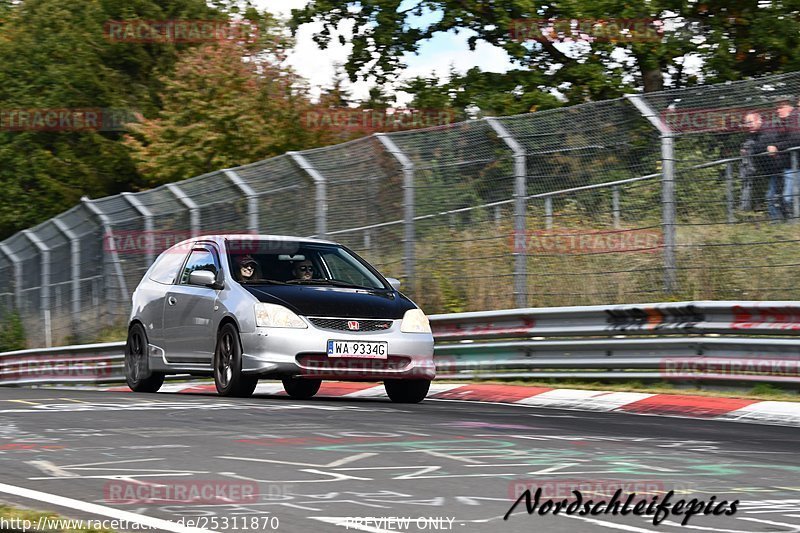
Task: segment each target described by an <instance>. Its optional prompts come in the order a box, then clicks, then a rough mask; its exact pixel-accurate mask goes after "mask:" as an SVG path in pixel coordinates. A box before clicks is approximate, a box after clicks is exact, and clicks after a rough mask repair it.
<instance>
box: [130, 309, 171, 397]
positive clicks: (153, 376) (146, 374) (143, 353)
mask: <svg viewBox="0 0 800 533" xmlns="http://www.w3.org/2000/svg"><path fill="white" fill-rule="evenodd" d="M147 346H148V344H147V333H146V332H145V330H144V326H142V325H141V324H139V323H136V324H134V325H132V326H131V328H130V329H129V330H128V342H126V343H125V381H126V382H127V383H128V387H130V389H131V390H132V391H133V392H158V389H160V388H161V385H163V384H164V374H160V373H158V372H151V371H150V363H149V361H148V359H147V353H148V348H147Z"/></svg>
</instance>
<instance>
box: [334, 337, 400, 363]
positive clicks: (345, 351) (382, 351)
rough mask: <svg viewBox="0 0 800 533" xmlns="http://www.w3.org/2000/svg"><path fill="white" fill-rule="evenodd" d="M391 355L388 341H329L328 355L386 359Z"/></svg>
mask: <svg viewBox="0 0 800 533" xmlns="http://www.w3.org/2000/svg"><path fill="white" fill-rule="evenodd" d="M388 356H389V343H388V342H385V341H383V342H364V341H328V357H359V358H362V359H386V358H387V357H388Z"/></svg>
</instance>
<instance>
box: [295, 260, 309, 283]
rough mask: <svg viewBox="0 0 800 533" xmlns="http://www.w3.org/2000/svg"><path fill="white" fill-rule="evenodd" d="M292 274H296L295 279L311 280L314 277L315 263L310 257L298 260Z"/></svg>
mask: <svg viewBox="0 0 800 533" xmlns="http://www.w3.org/2000/svg"><path fill="white" fill-rule="evenodd" d="M292 274H294V277H295V279H299V280H303V281H305V280H310V279H312V278H313V277H314V265H313V263H311V260H310V259H305V260H303V261H298V262H297V263H295V264H294V266H293V267H292Z"/></svg>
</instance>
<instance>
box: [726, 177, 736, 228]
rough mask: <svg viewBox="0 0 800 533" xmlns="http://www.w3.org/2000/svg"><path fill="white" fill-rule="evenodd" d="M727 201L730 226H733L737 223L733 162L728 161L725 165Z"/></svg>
mask: <svg viewBox="0 0 800 533" xmlns="http://www.w3.org/2000/svg"><path fill="white" fill-rule="evenodd" d="M725 200H726V201H727V204H728V224H733V223H734V222H736V216H735V214H734V211H733V206H734V198H733V161H728V163H727V164H726V165H725Z"/></svg>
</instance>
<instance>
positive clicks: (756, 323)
mask: <svg viewBox="0 0 800 533" xmlns="http://www.w3.org/2000/svg"><path fill="white" fill-rule="evenodd" d="M429 318H430V321H431V326H432V328H433V332H434V337H435V338H436V354H435V359H436V367H437V379H468V378H476V377H477V378H490V377H497V378H513V377H529V378H568V377H572V378H579V377H581V378H583V377H589V378H592V377H594V378H603V379H606V378H620V379H643V378H647V379H664V380H669V379H675V380H680V381H690V380H737V381H760V382H774V383H779V382H789V383H800V338H796V337H797V336H798V335H800V302H794V301H774V302H767V301H698V302H670V303H653V304H630V305H610V306H585V307H550V308H538V309H508V310H501V311H486V312H474V313H453V314H444V315H431V316H430V317H429ZM780 337H785V338H780ZM792 337H795V338H792ZM124 348H125V343H122V342H116V343H105V344H90V345H80V346H64V347H59V348H47V349H32V350H20V351H16V352H6V353H2V354H0V384H1V385H24V384H44V383H104V382H115V381H117V382H118V381H121V380H123V379H124V366H123V361H124Z"/></svg>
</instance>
